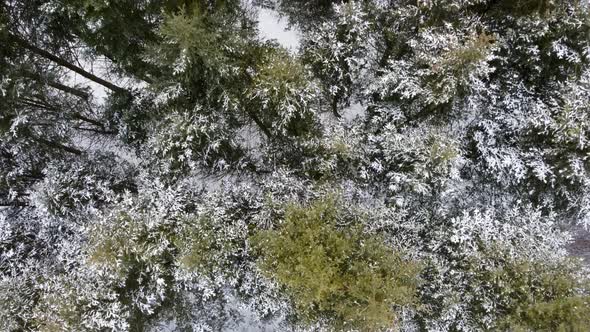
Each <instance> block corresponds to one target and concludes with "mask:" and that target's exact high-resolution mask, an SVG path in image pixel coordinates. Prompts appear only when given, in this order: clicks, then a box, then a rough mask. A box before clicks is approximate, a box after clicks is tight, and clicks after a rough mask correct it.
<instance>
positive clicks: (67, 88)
mask: <svg viewBox="0 0 590 332" xmlns="http://www.w3.org/2000/svg"><path fill="white" fill-rule="evenodd" d="M24 74H25V75H26V76H28V77H30V78H32V79H34V80H36V81H38V82H41V83H45V84H47V85H49V86H50V87H52V88H55V89H58V90H60V91H63V92H66V93H69V94H72V95H74V96H77V97H80V98H82V99H84V100H88V99H90V95H89V94H88V93H86V92H84V91H82V90H80V89H76V88H72V87H70V86H67V85H64V84H61V83H59V82H55V81H51V80H48V79H46V78H43V77H42V76H41V75H39V74H36V73H33V72H30V71H24Z"/></svg>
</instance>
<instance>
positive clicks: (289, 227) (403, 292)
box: [252, 198, 419, 331]
mask: <svg viewBox="0 0 590 332" xmlns="http://www.w3.org/2000/svg"><path fill="white" fill-rule="evenodd" d="M341 219H342V218H341V214H340V213H339V206H338V205H337V203H336V201H335V200H334V199H331V198H328V199H324V200H320V201H316V202H314V203H313V204H312V205H311V206H290V207H288V208H287V210H286V212H285V220H284V223H283V224H282V225H281V226H280V227H279V228H278V229H275V230H268V231H262V232H260V233H259V234H257V235H256V236H254V237H253V238H252V243H253V245H254V247H255V248H256V249H257V251H258V252H259V253H260V259H259V266H260V268H261V269H262V270H263V271H264V272H265V273H266V274H267V275H268V276H269V277H271V278H273V279H275V280H276V281H277V282H278V283H279V284H280V285H281V286H283V287H284V288H285V290H286V292H287V293H288V294H289V295H290V296H291V299H292V301H293V303H294V305H295V308H296V311H297V314H298V315H299V316H300V319H302V321H304V322H308V323H312V322H315V321H318V320H320V321H327V322H328V323H329V324H330V325H331V326H332V327H334V328H336V329H350V328H357V329H360V330H365V331H366V330H379V329H382V328H387V327H391V326H392V325H393V324H394V321H395V319H396V316H397V314H396V311H395V308H396V307H401V306H406V305H411V304H414V303H415V297H414V296H415V294H414V293H415V289H416V286H417V284H418V279H417V274H418V272H419V267H418V265H417V264H416V263H415V262H411V261H407V260H405V259H404V258H403V257H402V256H401V254H400V253H397V252H395V251H393V250H392V249H391V248H389V247H387V246H386V245H385V244H384V243H383V242H382V240H381V239H380V238H379V237H376V236H371V235H368V234H365V233H363V230H362V227H361V226H360V225H354V224H348V225H345V226H344V225H342V224H343V223H346V221H343V220H341Z"/></svg>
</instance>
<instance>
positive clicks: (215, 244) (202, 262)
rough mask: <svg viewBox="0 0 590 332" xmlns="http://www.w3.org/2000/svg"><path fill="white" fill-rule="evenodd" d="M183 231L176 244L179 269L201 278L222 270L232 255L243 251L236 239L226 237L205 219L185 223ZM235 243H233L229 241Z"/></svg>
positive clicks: (209, 220) (207, 218)
mask: <svg viewBox="0 0 590 332" xmlns="http://www.w3.org/2000/svg"><path fill="white" fill-rule="evenodd" d="M184 224H185V225H186V228H185V229H184V230H183V232H182V233H181V234H180V235H179V236H178V238H177V239H176V241H175V245H176V247H177V248H178V249H179V255H178V258H177V261H178V264H179V266H180V267H181V268H183V269H187V270H189V271H198V272H200V273H203V274H207V273H212V272H214V271H215V270H218V269H223V268H224V267H226V265H227V264H228V263H230V262H231V257H228V256H231V254H232V253H235V252H237V251H239V249H240V248H241V247H242V246H241V245H240V243H236V241H235V239H232V238H230V237H226V236H224V234H223V230H222V229H219V227H215V224H214V223H213V222H212V221H211V219H210V218H209V217H207V216H202V217H199V218H196V219H190V220H186V221H185V223H184ZM232 240H234V241H232Z"/></svg>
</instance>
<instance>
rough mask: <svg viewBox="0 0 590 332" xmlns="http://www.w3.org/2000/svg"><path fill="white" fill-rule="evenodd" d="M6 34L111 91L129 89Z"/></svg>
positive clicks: (24, 46) (124, 91) (40, 54)
mask: <svg viewBox="0 0 590 332" xmlns="http://www.w3.org/2000/svg"><path fill="white" fill-rule="evenodd" d="M8 36H9V38H10V39H11V40H12V41H13V42H14V43H16V44H18V45H19V46H21V47H23V48H25V49H27V50H29V51H31V52H33V53H35V54H37V55H39V56H42V57H44V58H46V59H48V60H50V61H53V62H55V63H57V64H58V65H60V66H62V67H66V68H68V69H69V70H71V71H73V72H76V73H78V74H80V75H82V76H83V77H85V78H87V79H89V80H91V81H93V82H95V83H98V84H100V85H102V86H104V87H106V88H108V89H110V90H112V91H115V92H123V93H129V91H127V90H126V89H123V88H121V87H119V86H116V85H115V84H113V83H111V82H108V81H106V80H103V79H102V78H100V77H98V76H96V75H94V74H91V73H89V72H87V71H86V70H84V69H82V68H80V67H78V66H76V65H73V64H71V63H70V62H68V61H66V60H64V59H62V58H60V57H58V56H56V55H53V54H51V53H49V52H47V51H46V50H43V49H41V48H39V47H37V46H35V45H33V44H30V43H29V42H27V41H26V40H24V39H22V38H20V37H18V36H15V35H13V34H9V35H8Z"/></svg>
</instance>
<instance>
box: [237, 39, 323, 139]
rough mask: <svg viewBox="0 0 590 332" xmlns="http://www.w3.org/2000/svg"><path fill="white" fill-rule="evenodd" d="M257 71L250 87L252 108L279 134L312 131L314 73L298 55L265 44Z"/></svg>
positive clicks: (303, 133)
mask: <svg viewBox="0 0 590 332" xmlns="http://www.w3.org/2000/svg"><path fill="white" fill-rule="evenodd" d="M263 51H264V52H263V54H262V55H261V58H260V59H258V61H259V64H258V68H257V72H256V73H255V74H254V76H253V82H252V85H251V87H249V89H248V93H247V95H248V99H249V109H250V111H251V112H253V113H256V114H257V116H258V117H259V118H260V119H261V121H263V122H264V123H266V124H267V126H268V127H269V128H272V130H273V131H280V132H279V133H277V134H283V135H288V136H304V135H306V134H309V133H313V129H314V127H315V121H316V119H315V118H314V114H313V111H312V110H311V109H310V108H311V105H310V104H311V103H312V102H313V101H314V99H315V98H317V95H316V94H315V91H314V90H315V89H314V88H313V85H310V84H309V81H310V80H311V77H309V75H307V74H306V71H305V68H304V67H303V65H302V64H301V63H300V62H299V61H298V59H296V58H294V57H293V56H291V55H290V54H289V53H288V52H287V51H286V50H284V49H282V48H278V47H276V46H274V45H267V46H266V47H264V48H263Z"/></svg>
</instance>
